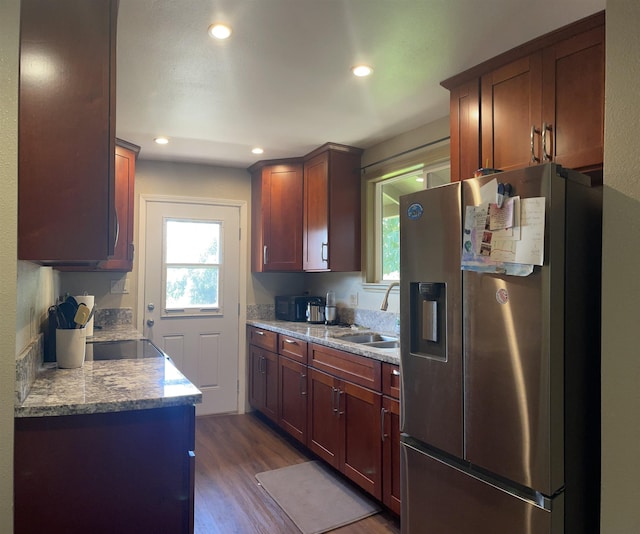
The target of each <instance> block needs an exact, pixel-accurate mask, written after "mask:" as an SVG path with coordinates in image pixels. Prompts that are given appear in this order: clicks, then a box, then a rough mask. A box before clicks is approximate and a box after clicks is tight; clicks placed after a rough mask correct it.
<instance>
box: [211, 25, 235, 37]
mask: <svg viewBox="0 0 640 534" xmlns="http://www.w3.org/2000/svg"><path fill="white" fill-rule="evenodd" d="M209 35H210V36H211V37H213V38H215V39H221V40H222V39H228V38H229V36H230V35H231V27H230V26H227V25H226V24H222V23H220V22H216V23H215V24H212V25H211V26H209Z"/></svg>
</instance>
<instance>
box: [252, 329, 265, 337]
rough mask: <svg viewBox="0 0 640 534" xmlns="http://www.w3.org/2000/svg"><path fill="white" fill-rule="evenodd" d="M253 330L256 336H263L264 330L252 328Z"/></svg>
mask: <svg viewBox="0 0 640 534" xmlns="http://www.w3.org/2000/svg"><path fill="white" fill-rule="evenodd" d="M254 332H255V334H256V335H257V336H264V332H262V331H261V330H254Z"/></svg>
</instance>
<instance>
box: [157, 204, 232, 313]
mask: <svg viewBox="0 0 640 534" xmlns="http://www.w3.org/2000/svg"><path fill="white" fill-rule="evenodd" d="M168 221H179V222H194V223H205V224H211V223H213V224H217V225H218V226H219V227H220V241H219V243H218V248H219V250H218V263H217V264H215V265H217V267H218V306H207V307H199V306H194V307H189V308H187V307H185V308H168V307H167V302H166V298H167V296H166V294H167V266H168V263H167V222H168ZM223 240H224V223H223V221H220V220H218V219H191V218H189V219H184V218H176V217H165V218H164V219H163V221H162V265H161V269H162V270H161V283H162V297H161V298H162V303H161V305H162V317H196V316H218V315H222V314H223V300H224V295H223V291H222V287H223V280H222V276H223V271H224V269H223V263H224V257H223V252H224V243H223ZM170 265H171V266H175V265H179V266H181V267H194V268H200V267H202V266H209V265H213V264H202V263H193V264H187V263H171V264H170Z"/></svg>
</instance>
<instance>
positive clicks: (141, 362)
mask: <svg viewBox="0 0 640 534" xmlns="http://www.w3.org/2000/svg"><path fill="white" fill-rule="evenodd" d="M137 339H144V337H143V336H142V334H140V333H139V332H138V331H137V330H136V329H135V328H133V327H132V326H131V325H109V326H108V327H106V328H104V329H102V330H100V329H94V335H93V336H91V337H89V338H87V343H97V342H104V341H126V340H137ZM200 402H202V393H201V392H200V390H199V389H198V388H197V387H196V386H194V385H193V384H192V383H191V382H190V381H189V380H188V379H187V378H186V377H185V376H184V375H183V374H182V373H181V372H180V371H179V370H178V369H177V368H176V366H175V365H174V363H173V362H172V361H171V359H170V358H166V357H158V358H141V359H118V360H97V361H92V360H87V361H85V362H84V364H83V365H82V367H80V368H78V369H58V367H57V365H56V363H55V362H46V363H44V364H42V366H41V367H40V368H39V369H38V370H37V374H36V377H35V381H34V382H33V384H32V385H31V388H30V390H29V392H28V394H27V396H26V398H24V400H23V401H22V402H17V403H16V406H15V410H14V415H15V417H46V416H60V415H76V414H92V413H104V412H122V411H129V410H144V409H150V408H163V407H168V406H178V405H185V404H197V403H200Z"/></svg>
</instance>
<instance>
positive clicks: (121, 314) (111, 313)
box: [93, 308, 133, 328]
mask: <svg viewBox="0 0 640 534" xmlns="http://www.w3.org/2000/svg"><path fill="white" fill-rule="evenodd" d="M132 323H133V308H105V309H103V310H98V309H97V310H96V313H95V317H94V320H93V324H94V325H95V326H119V325H124V324H132ZM94 328H95V327H94Z"/></svg>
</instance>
